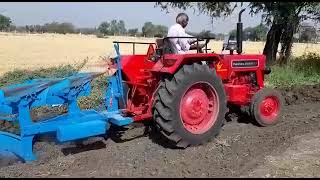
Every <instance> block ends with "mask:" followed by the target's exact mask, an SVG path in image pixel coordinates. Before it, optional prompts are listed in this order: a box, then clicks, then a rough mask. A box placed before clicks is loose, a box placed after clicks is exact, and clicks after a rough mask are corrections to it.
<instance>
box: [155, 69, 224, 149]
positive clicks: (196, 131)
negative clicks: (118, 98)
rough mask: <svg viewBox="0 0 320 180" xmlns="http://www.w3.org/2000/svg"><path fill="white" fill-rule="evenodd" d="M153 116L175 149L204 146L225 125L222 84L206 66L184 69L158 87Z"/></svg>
mask: <svg viewBox="0 0 320 180" xmlns="http://www.w3.org/2000/svg"><path fill="white" fill-rule="evenodd" d="M153 112H154V119H155V122H156V125H157V126H158V129H159V130H160V132H161V134H162V135H163V136H164V137H166V138H167V139H169V141H170V142H171V143H173V144H174V145H175V146H177V147H182V148H186V147H188V146H196V145H199V144H203V143H206V142H207V141H209V140H210V139H212V138H214V137H215V136H217V135H218V133H219V132H220V129H221V126H222V125H223V123H224V116H225V113H226V95H225V92H224V88H223V84H222V81H221V79H220V78H219V77H218V76H217V75H216V73H215V71H214V70H213V69H210V68H209V67H208V66H207V65H200V64H196V63H195V64H192V65H184V66H183V67H182V68H181V69H180V70H179V71H178V72H177V73H176V74H174V76H172V77H170V78H165V79H164V80H163V81H162V82H161V83H160V86H159V89H158V92H157V95H156V97H155V103H154V110H153Z"/></svg>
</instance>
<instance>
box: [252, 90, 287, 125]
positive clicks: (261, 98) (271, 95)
mask: <svg viewBox="0 0 320 180" xmlns="http://www.w3.org/2000/svg"><path fill="white" fill-rule="evenodd" d="M282 107H283V98H282V96H281V94H280V93H279V92H277V91H275V90H273V89H269V88H263V89H261V90H259V91H258V92H257V93H256V94H255V95H254V96H253V98H252V100H251V105H250V115H251V117H252V118H253V119H254V120H256V122H257V123H258V124H259V125H261V126H271V125H275V124H276V123H277V122H278V121H279V119H280V116H281V114H282Z"/></svg>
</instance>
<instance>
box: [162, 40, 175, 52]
mask: <svg viewBox="0 0 320 180" xmlns="http://www.w3.org/2000/svg"><path fill="white" fill-rule="evenodd" d="M163 53H164V54H178V49H177V48H176V47H175V46H174V44H172V42H171V41H170V40H169V39H164V43H163Z"/></svg>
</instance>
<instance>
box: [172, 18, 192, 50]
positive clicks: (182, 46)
mask: <svg viewBox="0 0 320 180" xmlns="http://www.w3.org/2000/svg"><path fill="white" fill-rule="evenodd" d="M167 37H192V36H191V35H189V34H187V33H186V31H185V29H184V28H183V27H182V26H181V25H180V24H175V25H173V26H171V27H170V29H169V30H168V35H167ZM169 40H170V41H171V43H172V44H173V45H174V46H175V47H176V48H177V50H178V53H179V54H184V53H186V52H187V51H189V49H190V41H191V40H192V39H191V38H190V39H189V38H170V39H169Z"/></svg>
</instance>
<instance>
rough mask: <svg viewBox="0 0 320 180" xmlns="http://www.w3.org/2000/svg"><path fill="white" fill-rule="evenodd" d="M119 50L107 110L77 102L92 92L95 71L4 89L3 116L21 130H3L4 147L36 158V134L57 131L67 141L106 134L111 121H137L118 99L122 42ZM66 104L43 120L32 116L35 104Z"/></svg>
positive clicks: (0, 137)
mask: <svg viewBox="0 0 320 180" xmlns="http://www.w3.org/2000/svg"><path fill="white" fill-rule="evenodd" d="M114 47H115V50H116V52H117V57H116V63H117V65H118V67H117V68H118V69H117V72H116V75H115V76H112V77H110V78H109V79H108V87H107V90H106V96H105V106H106V110H104V111H96V110H93V109H90V110H81V109H80V108H79V107H78V105H77V99H78V98H79V97H80V96H88V95H90V91H91V86H90V85H91V81H92V80H93V78H95V77H96V76H97V74H94V73H78V74H75V75H73V76H70V77H66V78H53V79H34V80H29V81H26V82H24V83H21V84H15V85H11V86H7V87H4V88H2V89H0V120H4V121H10V122H13V123H18V124H19V128H20V134H19V135H17V134H14V133H9V132H4V131H0V150H2V151H7V152H12V153H14V154H15V155H16V156H18V157H20V158H21V159H22V160H24V161H25V162H27V161H33V160H35V159H36V156H35V155H34V154H33V139H34V137H35V135H38V134H45V133H52V132H53V133H56V138H57V140H58V141H59V142H67V141H72V140H78V139H83V138H88V137H93V136H98V135H103V134H106V133H107V131H108V129H109V127H110V123H112V124H115V125H118V126H124V125H128V124H130V123H132V122H133V120H132V118H130V117H123V116H122V114H121V109H119V106H118V102H119V100H123V86H122V77H121V68H120V67H121V64H120V63H121V61H120V60H121V59H120V52H119V45H118V44H115V45H114ZM56 104H61V105H62V104H66V105H67V106H68V113H66V114H63V115H59V116H56V117H53V118H49V119H43V120H40V121H39V122H33V121H32V119H31V116H30V111H31V109H32V108H35V107H40V106H44V105H56Z"/></svg>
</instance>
